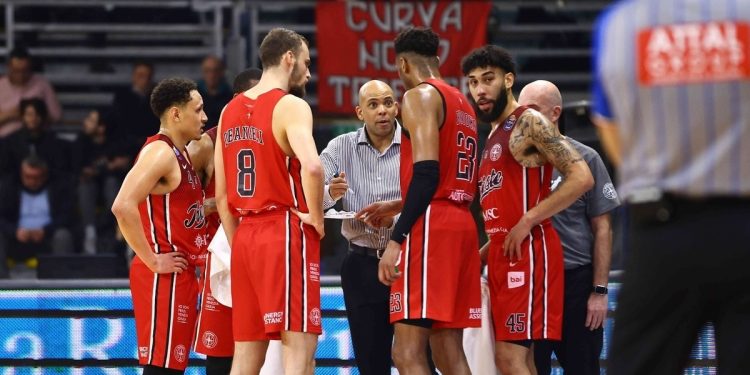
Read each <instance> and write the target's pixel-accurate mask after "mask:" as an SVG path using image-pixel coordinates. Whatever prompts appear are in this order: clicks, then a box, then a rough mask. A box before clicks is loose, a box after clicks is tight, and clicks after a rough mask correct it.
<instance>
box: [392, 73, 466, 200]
mask: <svg viewBox="0 0 750 375" xmlns="http://www.w3.org/2000/svg"><path fill="white" fill-rule="evenodd" d="M423 83H426V84H428V85H430V86H432V87H434V88H435V89H436V90H437V91H438V92H439V93H440V96H442V98H443V110H444V119H443V124H442V126H441V127H440V153H439V158H440V159H439V160H438V161H439V163H440V180H439V183H438V188H437V191H435V195H434V196H433V197H432V200H433V201H436V200H447V201H451V202H454V203H458V204H465V205H467V206H468V205H469V204H471V201H472V200H474V194H475V193H476V170H477V121H476V116H475V114H474V109H473V108H472V107H471V105H470V104H469V102H468V101H467V100H466V97H465V96H464V95H463V94H462V93H461V92H460V91H458V89H456V88H455V87H453V86H450V85H448V84H447V83H445V82H444V81H442V80H438V79H428V80H427V81H425V82H423ZM404 134H405V133H404ZM405 135H406V134H405ZM413 169H414V161H413V159H412V147H411V140H410V139H409V137H408V136H405V137H402V138H401V195H402V197H403V198H404V199H405V198H406V193H407V191H408V190H409V183H410V182H411V177H412V173H413Z"/></svg>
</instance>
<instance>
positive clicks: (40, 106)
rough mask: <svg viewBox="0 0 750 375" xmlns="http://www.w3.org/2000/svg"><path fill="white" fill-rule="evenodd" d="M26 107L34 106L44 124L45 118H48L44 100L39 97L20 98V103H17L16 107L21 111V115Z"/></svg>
mask: <svg viewBox="0 0 750 375" xmlns="http://www.w3.org/2000/svg"><path fill="white" fill-rule="evenodd" d="M26 107H33V108H34V110H35V111H36V114H37V115H39V117H41V118H42V124H46V123H47V120H49V111H47V103H45V102H44V100H42V99H39V98H29V99H21V101H20V103H19V104H18V109H19V110H20V111H21V116H23V112H24V111H25V110H26Z"/></svg>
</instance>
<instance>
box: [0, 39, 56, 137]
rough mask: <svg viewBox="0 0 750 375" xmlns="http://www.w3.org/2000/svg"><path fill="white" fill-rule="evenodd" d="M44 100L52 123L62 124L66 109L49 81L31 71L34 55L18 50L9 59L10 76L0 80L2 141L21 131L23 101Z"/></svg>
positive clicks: (0, 132) (12, 52) (0, 130)
mask: <svg viewBox="0 0 750 375" xmlns="http://www.w3.org/2000/svg"><path fill="white" fill-rule="evenodd" d="M29 98H40V99H42V100H43V101H44V103H45V104H46V106H47V109H48V110H49V117H50V120H52V122H57V121H60V117H61V115H62V109H61V108H60V102H58V101H57V96H56V95H55V90H54V89H53V88H52V85H50V83H49V81H47V79H46V78H44V77H43V76H42V75H40V74H36V73H33V72H32V71H31V55H29V52H28V51H27V50H26V49H24V48H14V49H13V50H12V51H10V55H9V56H8V72H7V74H6V75H5V76H4V77H2V78H0V138H5V137H7V136H8V135H10V134H11V133H13V132H14V131H16V130H18V129H20V128H21V112H20V111H19V108H18V105H19V104H20V102H21V100H22V99H29Z"/></svg>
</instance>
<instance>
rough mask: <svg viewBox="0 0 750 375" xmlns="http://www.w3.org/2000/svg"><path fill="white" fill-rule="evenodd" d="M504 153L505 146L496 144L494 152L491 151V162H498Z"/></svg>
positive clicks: (493, 147)
mask: <svg viewBox="0 0 750 375" xmlns="http://www.w3.org/2000/svg"><path fill="white" fill-rule="evenodd" d="M502 153H503V146H500V144H499V143H495V144H494V145H493V146H492V150H491V151H490V160H492V161H497V159H500V155H502Z"/></svg>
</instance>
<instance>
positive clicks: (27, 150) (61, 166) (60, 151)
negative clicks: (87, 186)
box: [0, 98, 73, 183]
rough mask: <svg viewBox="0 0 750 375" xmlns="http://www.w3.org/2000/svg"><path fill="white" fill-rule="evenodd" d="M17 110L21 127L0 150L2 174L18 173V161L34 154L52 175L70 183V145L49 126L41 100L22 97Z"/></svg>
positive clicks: (71, 161)
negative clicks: (19, 114) (20, 118)
mask: <svg viewBox="0 0 750 375" xmlns="http://www.w3.org/2000/svg"><path fill="white" fill-rule="evenodd" d="M19 112H20V113H21V114H22V120H21V121H22V127H21V129H19V130H17V131H15V132H14V133H13V134H11V135H9V136H8V137H7V138H5V142H4V145H3V148H2V150H0V170H2V171H3V173H4V177H6V178H7V177H11V178H12V177H15V176H18V172H19V169H20V168H21V162H22V161H23V160H24V159H25V158H26V157H28V156H29V155H32V154H33V155H37V156H38V157H40V158H41V159H42V160H44V161H45V163H46V164H47V165H48V166H49V173H50V176H51V177H52V178H55V179H67V180H68V182H70V183H72V182H73V180H72V179H71V177H70V176H71V174H72V172H73V165H72V164H73V158H72V157H71V144H70V142H67V141H64V140H62V139H60V138H58V137H57V135H56V134H55V133H54V132H52V131H50V130H49V129H48V124H49V116H48V112H47V106H46V105H45V104H44V101H42V100H41V99H36V98H33V99H24V100H21V104H20V106H19Z"/></svg>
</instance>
